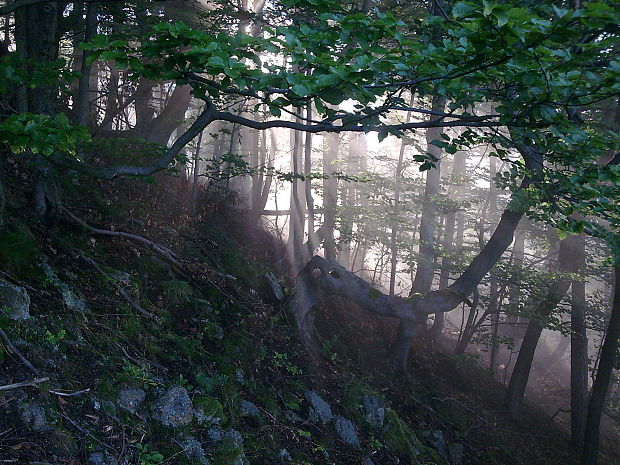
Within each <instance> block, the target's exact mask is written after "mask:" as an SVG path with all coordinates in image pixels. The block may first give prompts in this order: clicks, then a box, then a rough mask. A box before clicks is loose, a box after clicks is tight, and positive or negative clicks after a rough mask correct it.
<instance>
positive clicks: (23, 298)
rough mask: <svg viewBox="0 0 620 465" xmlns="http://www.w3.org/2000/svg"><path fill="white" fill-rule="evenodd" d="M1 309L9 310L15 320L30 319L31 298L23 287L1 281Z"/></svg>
mask: <svg viewBox="0 0 620 465" xmlns="http://www.w3.org/2000/svg"><path fill="white" fill-rule="evenodd" d="M0 307H2V308H6V309H7V310H8V316H9V317H10V318H12V319H13V320H27V319H28V318H30V296H29V295H28V293H27V292H26V289H24V288H23V287H21V286H17V285H15V284H11V283H10V282H8V281H5V280H4V279H0Z"/></svg>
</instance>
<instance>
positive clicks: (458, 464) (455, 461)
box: [448, 443, 463, 465]
mask: <svg viewBox="0 0 620 465" xmlns="http://www.w3.org/2000/svg"><path fill="white" fill-rule="evenodd" d="M448 459H450V463H451V464H452V465H462V463H463V444H459V443H452V444H448Z"/></svg>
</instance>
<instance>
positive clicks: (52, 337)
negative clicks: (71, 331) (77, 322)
mask: <svg viewBox="0 0 620 465" xmlns="http://www.w3.org/2000/svg"><path fill="white" fill-rule="evenodd" d="M66 334H67V332H66V331H65V330H64V329H61V330H60V331H58V332H57V333H56V334H53V333H52V332H51V331H50V330H46V331H45V341H46V342H47V343H48V344H49V345H51V346H52V347H53V348H54V349H56V350H58V343H59V342H60V341H62V340H63V339H64V338H65V336H66Z"/></svg>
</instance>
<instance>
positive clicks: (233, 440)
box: [207, 428, 245, 465]
mask: <svg viewBox="0 0 620 465" xmlns="http://www.w3.org/2000/svg"><path fill="white" fill-rule="evenodd" d="M207 436H208V437H209V440H210V441H212V442H213V443H214V444H219V443H222V445H223V446H224V447H226V448H227V449H230V450H236V451H237V455H236V457H235V459H234V461H233V462H232V463H231V464H230V465H244V464H245V454H244V452H243V438H242V437H241V433H240V432H239V431H237V430H236V429H229V430H227V431H223V430H222V429H221V428H210V429H209V430H207Z"/></svg>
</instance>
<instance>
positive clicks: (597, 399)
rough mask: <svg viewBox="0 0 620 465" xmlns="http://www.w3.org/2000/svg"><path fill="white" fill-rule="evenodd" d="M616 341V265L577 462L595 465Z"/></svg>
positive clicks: (619, 296)
mask: <svg viewBox="0 0 620 465" xmlns="http://www.w3.org/2000/svg"><path fill="white" fill-rule="evenodd" d="M618 341H620V267H616V269H615V291H614V302H613V307H612V309H611V317H610V318H609V325H608V327H607V334H606V335H605V341H604V342H603V346H602V348H601V357H600V361H599V364H598V370H597V372H596V378H595V380H594V384H593V385H592V392H591V394H590V402H589V404H588V415H587V417H586V424H585V427H586V428H585V433H584V441H583V443H584V447H583V453H582V456H581V465H596V462H597V457H598V447H599V434H600V433H599V427H600V422H601V415H602V413H603V407H604V406H605V398H606V397H607V391H608V389H609V383H610V380H611V375H612V371H613V370H614V367H615V366H616V362H617V360H616V356H617V354H618Z"/></svg>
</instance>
